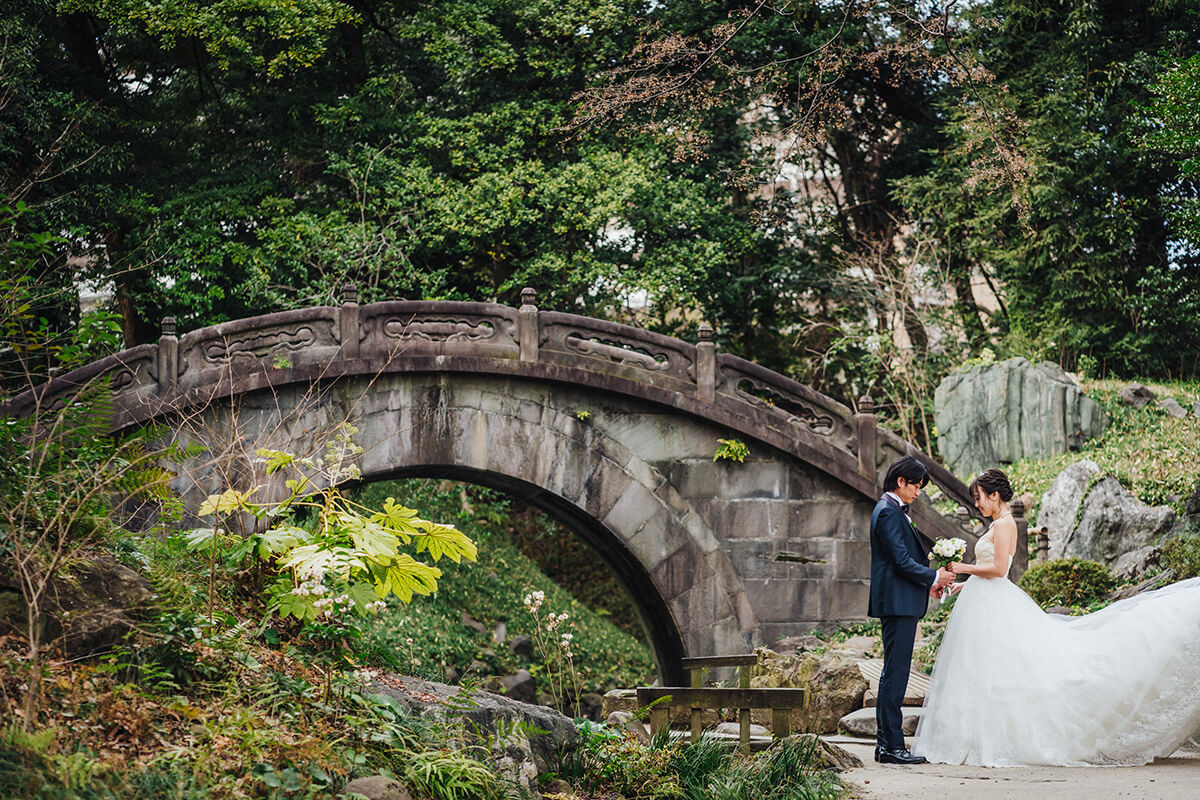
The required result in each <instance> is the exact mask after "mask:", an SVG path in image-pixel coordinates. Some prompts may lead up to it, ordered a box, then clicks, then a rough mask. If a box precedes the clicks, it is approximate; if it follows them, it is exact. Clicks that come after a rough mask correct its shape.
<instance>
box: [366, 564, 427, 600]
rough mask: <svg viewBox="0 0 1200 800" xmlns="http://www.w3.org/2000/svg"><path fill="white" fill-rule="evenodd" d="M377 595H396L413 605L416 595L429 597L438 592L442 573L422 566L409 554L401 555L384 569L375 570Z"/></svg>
mask: <svg viewBox="0 0 1200 800" xmlns="http://www.w3.org/2000/svg"><path fill="white" fill-rule="evenodd" d="M372 575H373V576H374V578H375V593H376V594H378V595H379V596H380V597H387V595H388V594H389V593H390V594H394V595H396V597H399V598H400V599H401V600H403V601H404V602H406V603H411V602H412V598H413V595H414V594H422V595H429V594H433V593H434V592H435V591H437V581H438V578H440V577H442V571H441V570H440V569H438V568H437V567H431V566H429V565H428V564H422V563H421V562H420V561H417V560H416V559H414V558H413V557H412V556H410V555H409V554H408V553H401V554H399V555H398V556H396V558H394V559H393V560H392V562H391V563H390V564H388V565H386V567H384V568H383V569H378V570H376V569H373V570H372Z"/></svg>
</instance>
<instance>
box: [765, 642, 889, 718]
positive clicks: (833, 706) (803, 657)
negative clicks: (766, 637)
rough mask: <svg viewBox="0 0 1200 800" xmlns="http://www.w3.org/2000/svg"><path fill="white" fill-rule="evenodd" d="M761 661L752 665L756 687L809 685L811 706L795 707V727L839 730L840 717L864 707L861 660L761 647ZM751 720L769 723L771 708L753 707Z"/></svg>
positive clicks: (830, 654)
mask: <svg viewBox="0 0 1200 800" xmlns="http://www.w3.org/2000/svg"><path fill="white" fill-rule="evenodd" d="M758 652H759V653H760V657H759V662H758V664H757V665H756V666H754V667H752V668H751V672H750V685H751V686H754V687H756V688H757V687H768V688H770V687H784V688H791V689H799V688H803V687H808V689H809V692H810V693H811V694H810V696H809V702H808V706H807V707H806V708H804V709H792V727H793V728H794V729H796V730H802V731H812V732H816V733H836V732H837V726H838V720H840V719H841V718H842V717H844V716H845V715H846V714H849V713H850V712H851V711H854V710H855V709H857V708H862V702H863V695H864V694H866V691H867V686H868V684H867V679H866V678H864V677H863V675H862V672H861V671H860V670H859V668H858V664H857V663H856V662H855V661H854V660H853V659H851V658H847V657H846V656H845V655H843V654H841V653H796V654H792V655H788V654H782V653H775V652H772V651H771V650H767V649H765V648H762V649H760V650H759V651H758ZM750 719H751V721H752V722H757V723H760V724H768V723H769V722H770V712H763V711H759V710H756V711H752V712H751V714H750Z"/></svg>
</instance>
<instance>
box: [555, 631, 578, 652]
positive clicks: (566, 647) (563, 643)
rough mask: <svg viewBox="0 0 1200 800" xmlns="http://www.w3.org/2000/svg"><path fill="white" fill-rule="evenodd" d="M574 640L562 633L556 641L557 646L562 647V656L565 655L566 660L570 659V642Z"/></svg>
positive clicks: (567, 634)
mask: <svg viewBox="0 0 1200 800" xmlns="http://www.w3.org/2000/svg"><path fill="white" fill-rule="evenodd" d="M574 638H575V637H574V636H573V635H572V634H570V633H564V634H563V635H562V636H561V637H560V638H559V640H558V644H559V646H560V647H562V649H563V655H565V656H566V657H567V658H570V657H571V655H572V653H571V640H572V639H574Z"/></svg>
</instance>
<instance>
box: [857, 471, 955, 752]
mask: <svg viewBox="0 0 1200 800" xmlns="http://www.w3.org/2000/svg"><path fill="white" fill-rule="evenodd" d="M928 482H929V470H927V469H926V468H925V465H924V464H922V463H921V462H920V461H918V460H917V459H915V458H913V457H912V456H902V457H900V458H898V459H896V461H894V462H893V463H892V465H891V466H890V467H888V471H887V475H886V476H885V477H884V479H883V488H884V495H883V497H881V498H880V499H879V502H878V503H876V504H875V511H874V513H872V514H871V600H870V607H869V608H868V610H867V614H868V615H869V616H872V617H879V622H880V627H882V629H883V674H882V675H881V676H880V678H879V696H878V698H877V699H876V701H875V723H876V730H877V733H876V745H875V760H876V761H879V762H881V763H883V764H923V763H925V759H924V758H922V757H921V756H916V755H913V754H912V753H910V752H909V751H908V749H907V748H906V747H905V746H904V734H903V733H902V732H901V730H900V726H901V723H902V722H903V714H902V712H901V710H900V707H901V704H902V703H903V701H904V690H905V689H906V688H907V687H908V674H909V671H910V670H911V669H912V651H913V642H914V641H915V640H916V638H917V622H918V621H919V620H920V619H921V617H922V616H924V614H925V609H926V608H927V607H928V605H929V597H930V596H931V595H937V594H938V593H939V592H940V591H941V589H942V588H943V587H945V586H947V585H949V584H950V583H952V582H953V581H954V573H952V572H950V571H949V570H946V569H940V570H934V569H931V568H930V567H929V566H928V563H929V558H928V556H927V554H926V553H925V548H924V547H923V546H922V545H921V540H920V538H919V537H918V536H917V531H916V529H914V528H913V526H912V522H911V520H909V518H908V507H909V506H910V505H912V503H913V502H915V501H916V499H917V496H918V495H920V494H921V487H923V486H924V485H925V484H926V483H928Z"/></svg>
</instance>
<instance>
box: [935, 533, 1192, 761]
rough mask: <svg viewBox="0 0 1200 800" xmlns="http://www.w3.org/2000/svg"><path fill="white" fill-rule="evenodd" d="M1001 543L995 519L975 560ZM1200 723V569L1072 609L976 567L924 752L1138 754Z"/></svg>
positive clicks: (950, 641)
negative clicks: (1061, 610)
mask: <svg viewBox="0 0 1200 800" xmlns="http://www.w3.org/2000/svg"><path fill="white" fill-rule="evenodd" d="M994 552H995V551H994V547H993V545H992V541H991V531H990V530H989V531H988V533H987V534H985V535H984V537H983V538H981V539H980V540H979V542H978V543H977V544H976V547H975V557H976V563H979V564H989V563H994ZM1009 563H1010V565H1011V563H1012V562H1011V560H1010V562H1009ZM1198 729H1200V578H1193V579H1191V580H1187V581H1181V582H1179V583H1175V584H1171V585H1169V586H1166V587H1163V588H1162V589H1158V590H1157V591H1153V592H1145V593H1143V594H1140V595H1136V596H1134V597H1132V598H1129V599H1128V600H1122V601H1120V602H1116V603H1113V604H1112V605H1110V606H1108V607H1107V608H1104V609H1102V610H1101V611H1098V612H1096V613H1094V614H1087V615H1085V616H1080V617H1065V616H1060V615H1057V614H1047V613H1045V612H1044V611H1042V609H1041V608H1039V607H1038V605H1037V603H1035V602H1034V601H1033V599H1032V598H1030V597H1029V595H1027V594H1025V592H1023V591H1022V590H1021V589H1020V588H1018V587H1017V586H1016V585H1015V584H1013V583H1012V582H1011V581H1009V580H1008V579H1007V578H980V577H979V576H975V575H973V576H971V577H970V578H969V579H968V580H967V582H966V585H965V586H964V587H963V589H962V591H961V592H959V594H958V599H957V600H956V601H955V605H954V609H953V611H952V612H951V614H950V619H949V622H948V623H947V625H946V630H945V633H944V635H943V638H942V644H941V648H940V650H939V652H938V657H937V662H936V664H935V665H934V669H933V676H932V677H931V679H930V685H929V690H928V692H927V694H926V701H925V708H924V710H923V711H922V714H921V720H920V722H919V723H918V725H917V732H916V738H917V741H916V744H915V745H914V747H913V752H914V753H917V754H918V755H922V756H925V757H926V758H927V759H929V760H930V761H934V762H940V763H946V764H978V765H983V766H1023V765H1064V766H1081V765H1134V764H1145V763H1148V762H1150V761H1152V760H1153V759H1155V758H1157V757H1161V756H1168V755H1170V754H1171V753H1173V752H1174V751H1175V750H1176V749H1178V748H1179V746H1180V745H1182V744H1183V743H1184V742H1186V741H1187V739H1188V738H1189V737H1190V736H1192V735H1194V734H1196V733H1198V732H1200V730H1198Z"/></svg>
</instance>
